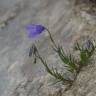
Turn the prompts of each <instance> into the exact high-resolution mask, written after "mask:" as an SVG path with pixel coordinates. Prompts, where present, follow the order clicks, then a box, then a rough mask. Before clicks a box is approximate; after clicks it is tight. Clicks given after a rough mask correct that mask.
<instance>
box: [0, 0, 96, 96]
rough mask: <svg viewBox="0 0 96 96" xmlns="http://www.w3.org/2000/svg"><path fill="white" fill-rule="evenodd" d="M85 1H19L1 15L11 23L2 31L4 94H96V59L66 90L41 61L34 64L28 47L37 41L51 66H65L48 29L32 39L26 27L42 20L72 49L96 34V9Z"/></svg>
mask: <svg viewBox="0 0 96 96" xmlns="http://www.w3.org/2000/svg"><path fill="white" fill-rule="evenodd" d="M75 1H76V2H75ZM85 1H86V0H25V1H24V2H25V3H24V2H23V1H21V2H20V3H17V5H18V4H20V6H19V7H16V5H14V6H13V7H14V8H13V9H12V11H11V9H10V10H8V11H7V12H8V15H6V14H7V13H6V14H5V15H3V16H1V17H0V18H1V19H0V20H1V21H2V22H3V23H2V24H6V23H5V22H8V24H7V26H5V25H4V27H3V29H1V31H0V38H1V41H2V42H0V57H1V58H0V60H1V63H3V64H0V72H1V74H0V76H1V77H0V83H2V81H4V80H5V81H6V82H7V84H6V83H4V82H3V86H5V87H4V88H3V91H4V94H2V95H1V96H95V94H96V91H95V89H96V85H95V84H96V80H95V79H96V78H95V77H96V76H95V75H96V63H95V61H94V62H93V63H92V64H89V65H88V66H86V67H84V68H83V69H82V71H81V72H80V74H79V75H78V77H77V80H76V81H74V84H73V86H72V87H71V88H69V89H68V90H67V91H66V92H65V91H64V89H65V88H66V87H67V85H62V84H56V85H54V86H51V85H50V83H51V81H52V80H51V78H52V77H51V76H50V75H48V74H47V73H46V71H45V70H44V66H43V65H42V64H41V63H40V62H39V61H38V64H33V63H32V58H29V57H28V51H29V49H28V48H29V47H30V46H31V44H32V42H35V43H36V44H37V46H38V48H39V51H40V53H41V54H42V56H44V57H45V58H47V62H48V63H49V64H50V66H52V65H54V66H57V67H58V68H62V64H61V63H62V62H61V61H60V60H59V58H58V56H57V55H56V54H55V53H54V52H53V50H52V48H51V46H50V45H51V44H50V40H49V37H48V34H47V32H44V33H43V34H41V35H40V36H39V37H38V38H36V39H32V40H29V39H28V38H27V36H26V31H25V30H24V26H25V25H26V24H28V23H30V22H32V23H41V24H43V25H45V26H47V27H48V28H49V29H50V31H51V34H52V36H53V37H54V39H55V41H56V42H57V43H60V44H62V45H63V47H64V48H65V50H67V51H68V50H71V48H72V46H73V44H74V42H75V41H76V40H84V39H86V38H95V36H96V8H95V6H93V5H91V4H89V1H86V2H85ZM22 6H23V7H22ZM17 10H18V11H19V12H18V11H17ZM11 13H12V14H11ZM18 13H19V14H18ZM14 14H15V15H14ZM2 18H4V19H2ZM10 18H12V20H10ZM17 38H18V39H17ZM35 40H36V41H35ZM1 45H2V46H1ZM94 60H95V59H94ZM5 77H6V78H5ZM2 78H3V79H4V80H3V79H2ZM4 84H5V85H4ZM6 86H7V87H6Z"/></svg>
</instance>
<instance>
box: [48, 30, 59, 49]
mask: <svg viewBox="0 0 96 96" xmlns="http://www.w3.org/2000/svg"><path fill="white" fill-rule="evenodd" d="M46 30H47V32H48V34H49V37H50V39H51V41H52V43H53V45H54V46H55V50H57V49H58V47H57V45H56V43H55V41H54V39H53V38H52V36H51V33H50V31H49V30H48V29H47V28H46Z"/></svg>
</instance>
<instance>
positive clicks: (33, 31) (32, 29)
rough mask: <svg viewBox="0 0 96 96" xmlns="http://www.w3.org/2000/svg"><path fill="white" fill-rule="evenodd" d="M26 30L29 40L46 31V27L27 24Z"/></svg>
mask: <svg viewBox="0 0 96 96" xmlns="http://www.w3.org/2000/svg"><path fill="white" fill-rule="evenodd" d="M25 28H26V30H27V32H28V37H29V38H34V37H36V36H38V35H39V34H41V33H42V32H43V31H44V30H45V29H46V28H45V27H44V26H42V25H39V24H27V25H26V26H25Z"/></svg>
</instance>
